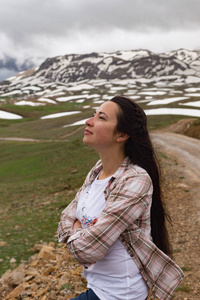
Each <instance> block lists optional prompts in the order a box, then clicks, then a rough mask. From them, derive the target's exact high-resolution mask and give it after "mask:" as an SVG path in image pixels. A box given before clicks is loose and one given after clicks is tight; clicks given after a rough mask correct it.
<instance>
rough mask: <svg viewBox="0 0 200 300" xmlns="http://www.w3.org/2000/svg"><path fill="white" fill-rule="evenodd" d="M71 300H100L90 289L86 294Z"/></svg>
mask: <svg viewBox="0 0 200 300" xmlns="http://www.w3.org/2000/svg"><path fill="white" fill-rule="evenodd" d="M71 300H100V299H99V298H98V297H97V295H96V294H95V293H94V292H93V290H91V289H89V290H87V291H86V292H85V293H82V294H80V295H79V296H77V297H75V298H72V299H71Z"/></svg>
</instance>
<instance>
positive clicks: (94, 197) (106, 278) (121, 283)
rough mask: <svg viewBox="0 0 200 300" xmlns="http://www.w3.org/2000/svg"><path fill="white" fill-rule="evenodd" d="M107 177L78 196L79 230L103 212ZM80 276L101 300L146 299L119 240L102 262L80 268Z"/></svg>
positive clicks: (145, 294)
mask: <svg viewBox="0 0 200 300" xmlns="http://www.w3.org/2000/svg"><path fill="white" fill-rule="evenodd" d="M111 177H112V176H111ZM111 177H108V178H106V179H103V180H97V178H96V179H95V181H94V182H93V183H92V184H91V185H89V186H88V187H87V188H86V189H85V191H84V192H83V193H82V195H81V197H80V199H79V202H78V206H77V218H78V219H79V221H80V222H81V224H82V227H83V228H87V227H88V226H90V225H92V224H94V223H95V222H96V220H97V219H98V217H99V216H100V214H101V212H102V211H103V209H104V207H105V205H106V202H105V197H104V190H105V188H106V186H107V184H108V181H109V180H110V178H111ZM83 273H84V276H85V278H86V280H87V282H88V287H89V288H91V289H92V290H93V291H94V292H95V294H96V295H97V296H98V297H99V298H100V299H101V300H122V299H123V300H133V299H134V300H144V299H146V297H147V296H148V292H149V291H148V287H147V284H146V283H145V281H144V279H143V278H142V276H141V274H140V272H139V269H138V267H137V266H136V264H135V262H134V260H133V259H132V258H131V257H130V255H129V253H128V252H127V250H126V248H125V247H124V245H123V244H122V243H121V241H120V240H119V239H117V240H116V242H115V243H114V244H113V245H112V246H111V247H110V249H109V250H108V252H107V253H106V255H105V256H104V258H103V259H102V260H100V261H97V262H96V263H95V264H92V265H90V266H89V267H88V268H87V269H85V268H83Z"/></svg>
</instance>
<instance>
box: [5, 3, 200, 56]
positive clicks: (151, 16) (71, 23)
mask: <svg viewBox="0 0 200 300" xmlns="http://www.w3.org/2000/svg"><path fill="white" fill-rule="evenodd" d="M141 48H142V49H148V50H151V51H153V52H156V53H161V52H166V51H170V50H176V49H179V48H186V49H190V50H200V0H0V59H2V58H3V57H4V56H5V55H7V56H12V57H16V58H17V59H18V61H19V62H22V61H23V60H24V59H26V58H29V57H33V58H34V59H35V60H36V61H37V58H41V57H42V58H46V57H52V56H57V55H64V54H70V53H89V52H93V51H96V52H113V51H117V50H131V49H141Z"/></svg>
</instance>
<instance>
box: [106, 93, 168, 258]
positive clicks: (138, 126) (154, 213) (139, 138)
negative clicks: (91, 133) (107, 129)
mask: <svg viewBox="0 0 200 300" xmlns="http://www.w3.org/2000/svg"><path fill="white" fill-rule="evenodd" d="M110 101H112V102H115V103H116V104H118V106H119V108H120V109H119V114H118V116H117V118H118V122H117V128H116V130H117V131H119V132H123V133H126V134H128V135H129V139H128V140H127V141H126V144H125V155H126V156H129V158H130V160H131V162H132V163H133V164H136V165H138V166H140V167H142V168H143V169H145V170H146V171H147V173H148V174H149V176H150V177H151V180H152V183H153V196H152V206H151V235H152V238H153V242H154V243H155V244H156V246H157V247H158V248H159V249H161V250H162V251H163V252H164V253H166V254H167V255H172V252H171V246H170V243H169V239H168V232H167V228H166V224H165V223H166V222H165V221H166V218H168V215H167V214H166V212H165V208H164V204H163V202H162V199H161V188H160V172H159V164H158V160H157V158H156V155H155V152H154V149H153V146H152V143H151V140H150V137H149V133H148V130H147V117H146V115H145V113H144V111H143V109H142V108H141V107H140V106H139V105H138V104H137V103H135V102H134V101H132V100H131V99H129V98H127V97H124V96H115V97H114V98H112V99H111V100H110Z"/></svg>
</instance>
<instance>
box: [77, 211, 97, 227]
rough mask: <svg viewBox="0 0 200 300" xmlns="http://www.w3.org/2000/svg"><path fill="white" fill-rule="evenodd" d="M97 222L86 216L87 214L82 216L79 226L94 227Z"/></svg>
mask: <svg viewBox="0 0 200 300" xmlns="http://www.w3.org/2000/svg"><path fill="white" fill-rule="evenodd" d="M96 222H97V218H96V217H90V216H87V214H84V215H82V219H81V224H82V225H84V226H87V227H90V226H92V225H94V224H95V223H96Z"/></svg>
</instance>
